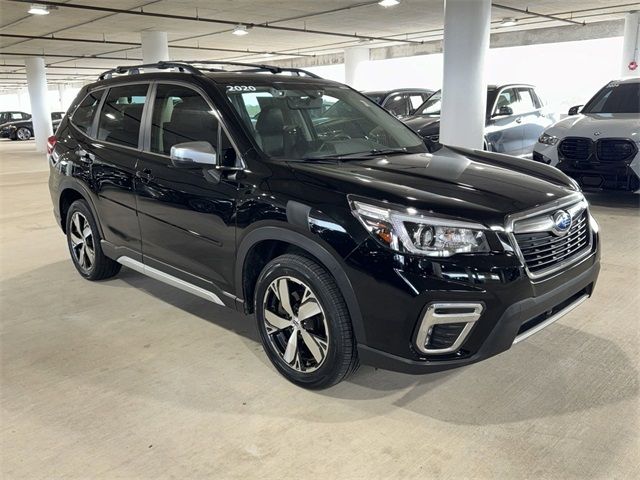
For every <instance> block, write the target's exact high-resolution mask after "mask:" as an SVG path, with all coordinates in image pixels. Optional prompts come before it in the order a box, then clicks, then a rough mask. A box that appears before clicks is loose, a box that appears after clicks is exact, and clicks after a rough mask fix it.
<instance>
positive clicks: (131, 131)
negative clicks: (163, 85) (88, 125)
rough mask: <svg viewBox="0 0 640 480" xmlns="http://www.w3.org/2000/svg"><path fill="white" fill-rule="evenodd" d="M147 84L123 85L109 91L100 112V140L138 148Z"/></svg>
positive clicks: (98, 136)
mask: <svg viewBox="0 0 640 480" xmlns="http://www.w3.org/2000/svg"><path fill="white" fill-rule="evenodd" d="M148 89H149V86H148V85H147V84H136V85H123V86H121V87H112V88H110V89H109V92H108V94H107V98H106V99H105V101H104V105H103V106H102V110H101V111H100V119H99V121H98V135H97V138H98V140H104V141H105V142H110V143H115V144H118V145H124V146H126V147H131V148H137V147H138V139H139V137H140V123H141V121H142V112H143V110H144V104H145V101H146V98H147V90H148Z"/></svg>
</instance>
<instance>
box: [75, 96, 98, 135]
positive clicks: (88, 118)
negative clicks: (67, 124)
mask: <svg viewBox="0 0 640 480" xmlns="http://www.w3.org/2000/svg"><path fill="white" fill-rule="evenodd" d="M103 92H104V91H103V90H98V91H97V92H91V93H90V94H88V95H87V96H86V97H84V100H82V102H80V105H78V108H76V111H75V112H73V116H72V118H71V123H73V124H74V125H75V126H76V127H77V128H78V129H80V130H82V131H83V132H84V133H87V134H88V133H90V129H91V125H92V124H93V117H94V115H95V114H96V110H97V109H98V105H99V104H100V99H101V98H102V94H103Z"/></svg>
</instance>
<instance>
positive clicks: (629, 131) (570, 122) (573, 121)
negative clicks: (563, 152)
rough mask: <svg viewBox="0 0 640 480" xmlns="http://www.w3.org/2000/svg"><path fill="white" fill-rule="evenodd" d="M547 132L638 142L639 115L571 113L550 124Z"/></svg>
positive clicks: (639, 133) (558, 134) (567, 135)
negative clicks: (619, 138) (625, 139)
mask: <svg viewBox="0 0 640 480" xmlns="http://www.w3.org/2000/svg"><path fill="white" fill-rule="evenodd" d="M547 133H549V134H550V135H555V136H557V137H560V138H564V137H569V136H570V137H588V138H592V139H594V140H597V139H599V138H607V137H622V138H630V139H632V140H635V141H636V142H640V138H639V137H640V117H639V116H638V115H637V114H635V113H616V114H611V113H607V114H605V113H601V114H587V115H573V116H571V117H567V118H565V119H563V120H560V121H559V122H558V123H556V124H554V125H552V126H551V127H550V128H549V129H548V130H547Z"/></svg>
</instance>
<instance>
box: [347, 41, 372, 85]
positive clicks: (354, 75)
mask: <svg viewBox="0 0 640 480" xmlns="http://www.w3.org/2000/svg"><path fill="white" fill-rule="evenodd" d="M368 61H369V48H368V47H351V48H347V49H345V51H344V81H345V83H346V84H347V85H349V86H350V87H353V88H358V87H359V84H358V83H359V82H360V83H362V79H359V78H358V70H359V69H360V66H361V65H362V63H364V62H368Z"/></svg>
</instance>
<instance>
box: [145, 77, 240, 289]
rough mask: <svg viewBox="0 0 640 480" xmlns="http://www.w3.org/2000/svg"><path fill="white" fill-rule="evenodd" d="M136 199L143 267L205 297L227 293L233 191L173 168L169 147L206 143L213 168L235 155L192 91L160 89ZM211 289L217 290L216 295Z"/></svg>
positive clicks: (211, 175)
mask: <svg viewBox="0 0 640 480" xmlns="http://www.w3.org/2000/svg"><path fill="white" fill-rule="evenodd" d="M152 105H153V109H152V115H151V119H150V131H149V140H148V141H147V142H145V152H144V155H143V157H142V158H141V160H140V162H139V163H138V167H137V170H138V171H137V178H136V195H137V203H138V218H139V221H140V228H141V232H142V252H143V258H144V262H145V264H146V265H148V266H150V267H153V268H157V269H159V270H162V271H164V272H166V273H169V274H170V275H173V276H175V277H178V278H181V279H183V280H185V281H187V282H190V283H192V284H195V285H197V286H199V287H201V288H205V289H208V290H213V291H216V290H223V291H226V292H229V291H233V290H234V289H233V281H234V279H233V270H234V269H233V264H234V262H235V211H236V199H237V194H238V184H237V182H236V181H235V180H233V179H230V178H228V177H225V175H217V173H219V172H216V171H209V170H206V169H203V168H188V169H185V168H176V167H174V166H173V165H172V163H171V159H170V153H171V147H172V146H174V145H177V144H181V143H186V142H196V141H197V142H202V141H205V142H209V143H210V144H211V145H212V146H213V147H214V148H215V149H216V152H217V156H218V159H219V161H223V159H225V158H226V159H227V160H228V161H232V162H233V161H235V158H236V154H235V150H234V149H233V147H232V146H231V144H230V142H229V139H228V137H227V135H226V133H225V131H224V129H223V128H222V126H221V125H220V122H219V120H218V116H217V113H216V109H215V108H214V107H213V105H212V104H210V103H209V102H208V101H207V100H205V99H204V97H203V96H202V95H201V94H200V93H199V92H197V91H195V90H193V89H192V88H190V87H187V86H185V85H181V84H170V83H158V84H157V85H156V91H155V95H154V100H153V103H152ZM216 287H217V288H216Z"/></svg>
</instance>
